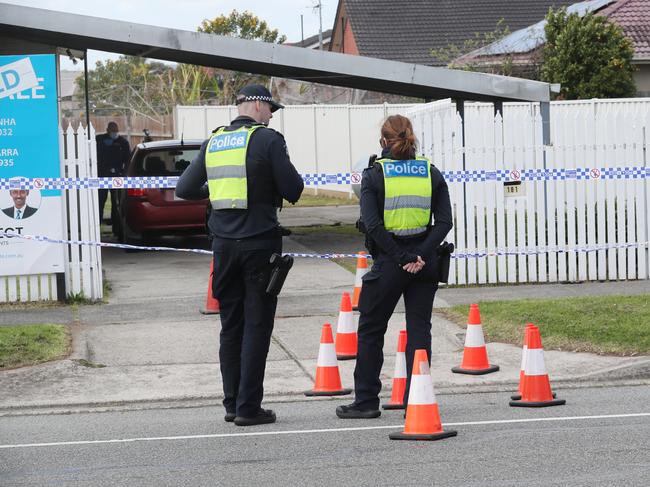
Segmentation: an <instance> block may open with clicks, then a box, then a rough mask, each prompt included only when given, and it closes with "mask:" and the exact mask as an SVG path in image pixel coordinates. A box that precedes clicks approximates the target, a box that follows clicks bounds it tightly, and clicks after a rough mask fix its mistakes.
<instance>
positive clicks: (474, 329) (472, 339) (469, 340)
mask: <svg viewBox="0 0 650 487" xmlns="http://www.w3.org/2000/svg"><path fill="white" fill-rule="evenodd" d="M465 346H466V347H484V346H485V339H484V338H483V327H482V326H481V325H469V324H468V325H467V334H466V335H465Z"/></svg>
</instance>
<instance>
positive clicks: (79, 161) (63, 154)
mask: <svg viewBox="0 0 650 487" xmlns="http://www.w3.org/2000/svg"><path fill="white" fill-rule="evenodd" d="M59 153H60V154H59V157H60V161H61V175H62V176H63V177H71V178H75V177H79V178H83V177H96V176H97V165H96V162H95V161H96V160H97V157H96V153H97V151H96V147H95V130H94V128H93V127H92V125H91V126H90V139H88V135H87V132H86V130H85V129H84V128H83V127H82V126H81V125H80V126H79V127H77V129H76V131H74V130H73V128H72V127H68V128H67V130H63V129H61V128H60V129H59ZM62 194H63V205H62V206H63V212H64V215H65V218H64V219H63V221H64V229H63V238H64V239H66V240H72V241H86V242H89V241H91V242H99V241H100V229H99V224H98V219H99V209H98V201H97V191H96V190H88V189H66V190H62ZM51 245H59V246H61V249H62V251H63V252H64V253H65V256H64V264H65V266H64V267H65V275H64V283H65V285H64V288H65V290H64V291H62V292H63V293H64V294H63V296H61V295H60V294H61V290H59V289H57V288H58V286H57V275H56V274H39V275H23V276H6V277H0V302H27V301H41V300H56V299H61V298H65V297H66V296H84V297H86V298H88V299H92V300H97V299H101V298H102V297H103V285H102V260H101V250H100V248H99V247H96V246H89V245H64V244H55V243H52V244H51ZM59 279H60V278H59Z"/></svg>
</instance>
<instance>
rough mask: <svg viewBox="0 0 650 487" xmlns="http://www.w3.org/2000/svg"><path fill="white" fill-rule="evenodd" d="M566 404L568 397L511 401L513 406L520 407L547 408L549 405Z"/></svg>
mask: <svg viewBox="0 0 650 487" xmlns="http://www.w3.org/2000/svg"><path fill="white" fill-rule="evenodd" d="M563 404H566V399H553V400H552V401H540V402H533V401H510V405H511V406H512V407H518V408H545V407H547V406H562V405H563Z"/></svg>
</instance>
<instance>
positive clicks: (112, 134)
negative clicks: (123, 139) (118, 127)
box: [108, 132, 120, 140]
mask: <svg viewBox="0 0 650 487" xmlns="http://www.w3.org/2000/svg"><path fill="white" fill-rule="evenodd" d="M108 135H109V136H110V138H111V140H115V139H117V138H118V137H119V135H120V134H119V133H118V132H109V133H108Z"/></svg>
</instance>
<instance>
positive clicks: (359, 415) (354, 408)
mask: <svg viewBox="0 0 650 487" xmlns="http://www.w3.org/2000/svg"><path fill="white" fill-rule="evenodd" d="M336 415H337V416H338V417H339V418H341V419H372V418H378V417H379V416H381V411H380V410H379V409H360V408H359V406H358V405H357V404H355V403H352V404H348V405H347V406H339V407H337V408H336Z"/></svg>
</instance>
